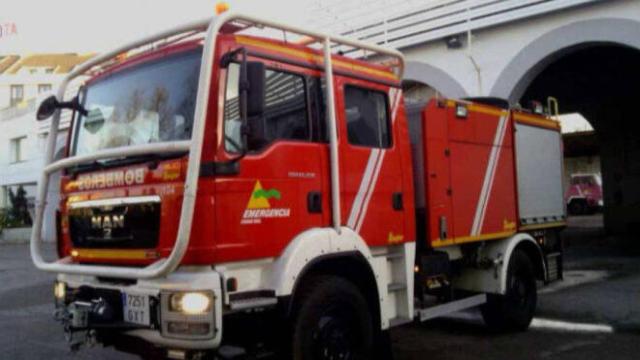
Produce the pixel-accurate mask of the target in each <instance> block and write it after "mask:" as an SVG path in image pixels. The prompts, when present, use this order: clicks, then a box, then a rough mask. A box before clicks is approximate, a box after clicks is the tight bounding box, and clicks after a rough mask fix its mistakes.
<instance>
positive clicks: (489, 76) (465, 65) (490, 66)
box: [403, 0, 640, 96]
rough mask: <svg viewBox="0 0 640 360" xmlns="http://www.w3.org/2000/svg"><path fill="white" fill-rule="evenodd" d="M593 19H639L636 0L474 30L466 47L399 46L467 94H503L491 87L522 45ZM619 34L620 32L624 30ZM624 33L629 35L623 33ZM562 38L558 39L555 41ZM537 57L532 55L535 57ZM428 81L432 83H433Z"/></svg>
mask: <svg viewBox="0 0 640 360" xmlns="http://www.w3.org/2000/svg"><path fill="white" fill-rule="evenodd" d="M596 19H614V20H617V19H622V20H633V21H637V22H639V23H640V1H633V0H616V1H601V2H598V3H595V4H593V5H586V6H581V7H576V8H572V9H568V10H565V11H560V12H556V13H552V14H548V15H544V16H538V17H534V18H529V19H525V20H518V21H516V22H513V23H508V24H506V25H500V26H496V27H494V28H488V29H484V30H479V31H475V32H473V39H472V44H473V45H472V47H471V48H470V49H468V48H466V47H463V48H461V49H448V48H447V46H446V44H445V42H444V40H438V41H432V42H429V43H425V44H423V45H420V46H416V47H413V48H408V49H403V53H405V55H406V59H407V60H408V61H415V62H421V63H424V64H428V65H430V66H432V67H435V68H437V69H439V70H442V71H444V72H445V73H447V74H448V75H449V76H450V77H451V78H452V79H453V80H455V81H456V82H457V83H459V84H460V85H462V87H463V88H464V89H465V91H466V93H467V94H468V95H469V96H487V95H498V96H505V94H496V93H493V92H492V90H494V86H495V85H496V83H497V82H498V80H499V78H500V76H501V75H503V70H505V68H507V66H508V65H510V64H511V62H512V60H514V58H516V56H517V55H518V54H520V53H521V52H522V51H523V50H524V49H525V48H527V47H528V46H529V45H531V43H533V42H535V40H537V39H538V38H540V37H542V36H543V35H544V34H547V33H549V32H552V31H553V30H557V29H561V28H562V27H565V26H567V25H569V24H574V23H579V22H583V21H587V20H596ZM602 30H603V31H604V30H606V29H602ZM620 35H621V36H624V35H625V34H620ZM627 36H629V37H630V36H633V35H632V34H627ZM562 40H563V39H558V41H562ZM465 42H466V41H465ZM534 50H535V49H534ZM469 56H472V57H473V60H474V61H475V63H476V64H477V65H478V68H479V69H480V70H479V74H478V71H477V70H476V68H475V67H474V65H473V62H472V61H471V58H470V57H469ZM539 60H540V59H535V61H539ZM523 67H524V65H523ZM526 70H529V69H528V68H527V69H523V71H526ZM479 80H480V81H479ZM515 80H519V79H514V81H515ZM428 85H432V86H433V85H434V84H428ZM506 95H508V94H506Z"/></svg>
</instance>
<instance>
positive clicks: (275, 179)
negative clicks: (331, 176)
mask: <svg viewBox="0 0 640 360" xmlns="http://www.w3.org/2000/svg"><path fill="white" fill-rule="evenodd" d="M254 60H256V59H253V60H252V61H254ZM258 60H259V59H258ZM264 62H265V64H266V66H267V71H266V84H265V110H264V113H263V114H262V115H261V116H260V117H259V118H255V119H251V120H250V123H251V124H252V126H257V129H258V130H257V132H254V133H253V135H251V136H249V139H248V152H247V153H246V156H244V157H243V158H242V159H241V160H239V161H237V162H238V169H237V174H230V175H228V176H218V177H216V191H215V192H216V196H215V221H216V229H217V234H216V240H215V243H216V245H215V246H216V250H217V260H218V261H233V260H235V261H237V260H242V259H251V258H265V257H274V256H278V255H280V254H281V253H282V251H284V249H285V248H286V246H287V244H288V243H289V242H290V241H291V240H292V239H294V238H295V237H296V236H297V235H299V234H300V233H302V232H304V231H306V230H309V229H312V228H315V227H322V226H325V225H327V221H328V205H327V204H328V203H327V194H328V191H327V188H326V186H327V184H326V181H325V180H324V178H325V176H326V174H325V169H326V166H327V159H328V146H327V144H326V143H324V142H321V141H319V134H317V132H318V131H317V129H318V127H317V124H316V122H317V121H318V117H319V116H318V114H317V112H316V111H315V109H317V106H316V105H317V104H316V102H317V100H316V97H315V94H316V92H317V91H316V86H317V84H318V80H317V77H315V76H313V75H311V74H310V73H308V72H305V71H306V70H305V69H302V68H298V67H295V66H290V65H283V64H279V63H276V62H269V61H266V60H265V61H264ZM239 71H240V65H239V64H237V63H231V64H230V65H229V66H228V68H227V69H223V71H222V73H223V75H222V78H221V83H223V84H224V87H223V88H224V89H225V90H224V92H223V94H222V97H223V98H222V99H221V100H222V104H223V105H222V106H223V116H222V117H223V118H224V120H223V126H221V128H220V129H219V131H220V132H221V133H222V136H221V137H220V138H221V139H220V148H219V150H218V157H219V159H221V162H222V161H223V160H222V159H225V160H224V161H228V159H232V158H234V157H237V156H239V153H241V149H240V148H239V147H240V146H242V145H241V144H242V140H241V136H240V128H241V126H240V125H241V122H240V116H239V107H238V77H239ZM256 124H258V125H256ZM258 132H259V133H258Z"/></svg>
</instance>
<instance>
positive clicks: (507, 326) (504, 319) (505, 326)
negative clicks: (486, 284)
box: [480, 250, 538, 332]
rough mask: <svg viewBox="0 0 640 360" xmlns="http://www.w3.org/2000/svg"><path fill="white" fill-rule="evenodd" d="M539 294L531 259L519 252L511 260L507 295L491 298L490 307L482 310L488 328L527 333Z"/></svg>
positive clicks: (489, 295) (485, 306)
mask: <svg viewBox="0 0 640 360" xmlns="http://www.w3.org/2000/svg"><path fill="white" fill-rule="evenodd" d="M537 301H538V292H537V287H536V279H535V274H534V271H533V264H532V263H531V259H530V258H529V257H528V256H527V254H526V253H525V252H524V251H522V250H516V251H514V253H513V254H512V255H511V260H509V268H508V270H507V293H506V294H505V295H494V294H488V295H487V303H486V304H484V305H483V306H482V307H481V308H480V309H481V311H482V317H483V319H484V322H485V324H487V326H489V328H491V329H492V330H494V331H498V332H510V331H525V330H527V328H529V324H531V320H532V319H533V314H534V313H535V311H536V304H537Z"/></svg>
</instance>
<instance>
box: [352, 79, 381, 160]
mask: <svg viewBox="0 0 640 360" xmlns="http://www.w3.org/2000/svg"><path fill="white" fill-rule="evenodd" d="M344 101H345V112H346V119H347V134H348V138H349V143H350V144H352V145H358V146H366V147H375V148H388V147H390V146H391V133H390V130H389V129H390V126H389V111H388V107H387V94H385V93H384V92H381V91H375V90H368V89H363V88H358V87H353V86H347V87H345V89H344Z"/></svg>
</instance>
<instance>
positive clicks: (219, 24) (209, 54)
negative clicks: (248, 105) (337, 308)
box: [30, 12, 404, 279]
mask: <svg viewBox="0 0 640 360" xmlns="http://www.w3.org/2000/svg"><path fill="white" fill-rule="evenodd" d="M231 22H239V23H243V24H248V25H249V26H248V27H246V28H249V27H259V28H264V27H266V28H272V29H277V30H281V31H283V32H290V33H294V34H298V35H300V36H306V37H308V38H311V39H314V40H315V42H316V43H322V44H323V45H324V46H323V50H324V67H325V74H324V76H325V80H326V84H327V86H326V98H327V107H328V108H327V112H326V113H327V121H328V123H329V148H330V166H331V208H332V223H333V228H334V229H335V231H336V232H338V233H340V231H341V230H340V225H341V224H340V222H341V220H340V219H341V215H340V182H339V179H340V177H339V170H338V169H339V159H338V136H337V129H336V115H335V105H334V89H333V67H332V54H331V44H332V43H336V44H339V45H343V46H349V47H353V48H356V49H360V50H368V51H371V52H374V53H378V54H380V55H386V56H390V57H392V58H394V59H396V60H397V64H396V75H397V76H398V79H399V80H400V79H402V75H403V72H404V57H403V56H402V54H401V53H400V52H398V51H396V50H390V49H386V48H384V47H380V46H377V45H371V44H366V43H363V42H360V41H354V40H350V39H346V38H341V37H334V36H330V35H327V34H322V33H318V32H313V31H308V30H305V29H302V28H298V27H294V26H289V25H285V24H279V23H276V22H272V21H269V20H264V19H258V18H255V17H252V16H248V15H243V14H240V13H233V12H230V13H224V14H222V15H219V16H216V17H213V18H209V19H204V20H200V21H195V22H192V23H189V24H186V25H183V26H180V27H176V28H174V29H171V30H167V31H165V32H162V33H160V34H157V35H154V36H150V37H146V38H143V39H140V40H138V41H135V42H132V43H130V44H127V45H125V46H122V47H119V48H117V49H114V50H112V51H110V52H107V53H105V54H103V55H101V56H98V57H96V58H94V59H92V60H90V61H88V62H86V63H84V64H82V65H80V66H79V67H78V68H77V69H75V70H74V71H72V72H71V73H70V74H69V75H67V76H66V77H65V79H64V80H63V81H62V83H61V84H60V87H59V89H58V92H57V97H58V99H60V100H63V98H64V94H65V90H66V88H67V86H68V84H69V83H70V82H71V80H73V79H75V78H76V77H78V76H81V75H83V74H84V73H85V72H87V71H88V70H91V69H92V68H94V67H96V66H98V65H100V64H104V63H106V62H108V61H110V60H113V59H114V58H116V57H117V56H118V55H119V54H122V53H126V52H128V51H130V50H133V49H136V48H139V47H142V46H144V45H148V44H151V43H153V42H157V41H161V40H163V39H166V38H169V37H171V36H176V35H180V34H184V33H188V32H193V33H194V34H195V33H196V32H205V31H206V36H205V38H204V51H203V53H202V60H201V68H200V76H199V83H198V94H197V98H196V108H195V116H194V120H193V122H194V124H193V130H192V138H191V140H188V141H175V142H166V143H157V144H147V145H138V146H131V147H126V148H120V149H118V148H116V149H107V150H101V151H98V152H95V153H93V154H89V155H82V156H73V157H70V158H66V159H62V160H59V161H56V162H53V163H52V161H53V154H54V150H55V144H56V138H57V133H58V127H59V123H60V111H56V113H55V114H54V116H53V118H52V120H51V129H50V131H49V137H48V139H47V147H46V154H45V161H46V166H45V167H44V170H43V172H42V175H41V177H40V181H39V183H38V191H37V201H36V216H35V222H34V226H33V232H32V234H31V243H30V246H31V257H32V260H33V263H34V264H35V266H36V267H37V268H38V269H40V270H44V271H49V272H56V273H65V274H78V275H88V276H105V277H107V276H108V277H113V278H131V279H150V278H157V277H162V276H166V275H168V274H170V273H171V272H172V271H174V270H175V269H176V268H177V267H178V266H179V265H180V262H181V261H182V258H183V257H184V254H185V252H186V250H187V248H188V245H189V236H190V234H191V226H192V221H193V212H194V206H195V200H196V194H197V188H198V178H199V173H200V161H201V155H202V144H203V140H204V127H205V122H206V118H207V100H208V99H209V92H210V89H211V72H212V71H213V61H214V52H215V48H216V40H217V35H218V34H219V33H220V32H221V30H222V29H223V26H225V25H227V24H230V23H231ZM246 28H240V30H244V29H246ZM177 151H188V152H189V159H188V167H187V176H186V180H185V186H184V197H183V201H182V209H181V214H180V223H179V226H178V233H177V238H176V242H175V244H174V247H173V249H172V251H171V253H170V255H169V257H167V258H163V259H160V260H158V261H156V262H154V263H153V264H151V265H149V266H147V267H144V268H134V267H113V266H100V265H79V264H72V263H71V259H70V258H69V257H65V258H63V259H59V260H57V261H54V262H47V261H46V260H45V259H44V257H43V255H42V247H41V245H42V224H43V215H44V209H45V206H46V194H47V190H48V186H49V177H50V175H51V174H52V173H53V172H55V171H58V170H61V169H64V168H68V167H71V166H74V165H77V164H81V163H84V162H88V161H95V160H100V159H106V158H112V157H125V156H135V155H141V154H149V153H173V152H177Z"/></svg>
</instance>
